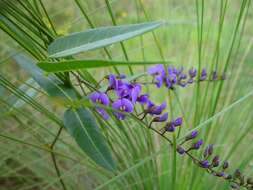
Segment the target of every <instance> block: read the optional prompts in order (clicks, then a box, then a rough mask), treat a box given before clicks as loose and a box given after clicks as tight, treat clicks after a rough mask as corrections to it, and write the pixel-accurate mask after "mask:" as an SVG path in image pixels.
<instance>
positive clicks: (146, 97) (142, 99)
mask: <svg viewBox="0 0 253 190" xmlns="http://www.w3.org/2000/svg"><path fill="white" fill-rule="evenodd" d="M148 101H149V95H148V94H143V95H140V96H139V97H138V98H137V102H139V103H140V104H142V105H143V104H146V103H148Z"/></svg>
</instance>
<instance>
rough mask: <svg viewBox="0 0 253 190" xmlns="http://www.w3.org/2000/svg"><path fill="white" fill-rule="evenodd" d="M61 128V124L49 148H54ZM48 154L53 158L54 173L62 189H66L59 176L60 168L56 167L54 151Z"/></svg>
mask: <svg viewBox="0 0 253 190" xmlns="http://www.w3.org/2000/svg"><path fill="white" fill-rule="evenodd" d="M62 129H63V126H61V127H60V129H59V130H58V132H57V135H56V136H55V138H54V140H53V142H52V143H51V144H50V146H49V148H50V149H51V150H53V149H54V146H55V144H56V142H57V140H58V139H59V137H60V135H61V132H62ZM50 154H51V158H52V160H53V164H54V168H55V171H56V174H57V176H58V178H59V180H60V183H61V185H62V189H63V190H67V188H66V185H65V183H64V181H63V179H62V178H61V172H60V169H59V167H58V165H57V162H56V157H55V154H54V152H51V153H50Z"/></svg>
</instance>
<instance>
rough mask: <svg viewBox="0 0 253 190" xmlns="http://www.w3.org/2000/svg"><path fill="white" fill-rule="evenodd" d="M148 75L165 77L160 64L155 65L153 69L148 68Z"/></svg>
mask: <svg viewBox="0 0 253 190" xmlns="http://www.w3.org/2000/svg"><path fill="white" fill-rule="evenodd" d="M148 74H150V75H162V76H164V75H165V69H164V66H163V65H162V64H159V65H155V66H153V67H150V68H148Z"/></svg>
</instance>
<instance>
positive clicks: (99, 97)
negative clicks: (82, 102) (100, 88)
mask: <svg viewBox="0 0 253 190" xmlns="http://www.w3.org/2000/svg"><path fill="white" fill-rule="evenodd" d="M89 98H90V100H91V101H92V102H93V103H97V104H103V105H105V106H108V105H109V104H110V100H109V98H108V96H107V95H106V94H105V93H100V92H93V93H91V94H90V96H89ZM96 110H97V112H98V113H99V114H100V115H102V117H103V118H104V119H106V120H107V119H109V115H108V113H107V112H106V111H105V110H104V109H103V108H96Z"/></svg>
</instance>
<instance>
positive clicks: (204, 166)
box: [199, 160, 210, 168]
mask: <svg viewBox="0 0 253 190" xmlns="http://www.w3.org/2000/svg"><path fill="white" fill-rule="evenodd" d="M199 164H200V166H201V167H202V168H208V167H209V166H210V164H209V162H208V160H202V161H200V162H199Z"/></svg>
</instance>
